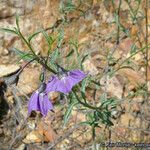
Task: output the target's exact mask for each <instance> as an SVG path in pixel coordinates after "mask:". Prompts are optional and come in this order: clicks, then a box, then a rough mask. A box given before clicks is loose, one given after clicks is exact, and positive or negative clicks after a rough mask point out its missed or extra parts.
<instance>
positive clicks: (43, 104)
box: [28, 83, 53, 117]
mask: <svg viewBox="0 0 150 150" xmlns="http://www.w3.org/2000/svg"><path fill="white" fill-rule="evenodd" d="M45 89H46V84H45V83H42V84H41V85H40V87H39V88H38V90H36V91H35V92H34V93H33V94H32V95H31V97H30V100H29V103H28V115H30V114H31V112H32V111H33V110H34V111H40V112H41V114H42V115H43V116H44V117H45V116H46V115H47V113H48V111H50V110H53V105H52V103H51V102H50V100H49V98H48V95H47V93H46V92H45Z"/></svg>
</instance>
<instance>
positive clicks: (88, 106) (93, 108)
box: [72, 90, 101, 111]
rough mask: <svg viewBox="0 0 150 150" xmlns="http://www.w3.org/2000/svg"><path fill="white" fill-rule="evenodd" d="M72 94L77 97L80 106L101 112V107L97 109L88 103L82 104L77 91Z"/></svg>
mask: <svg viewBox="0 0 150 150" xmlns="http://www.w3.org/2000/svg"><path fill="white" fill-rule="evenodd" d="M72 92H73V94H74V95H75V97H76V99H77V101H78V102H79V103H80V104H82V105H83V106H85V107H87V108H90V109H92V110H98V111H100V109H101V108H100V107H95V106H91V105H89V104H88V103H86V102H85V103H84V102H82V101H81V100H80V98H79V97H78V95H77V93H76V92H75V90H72Z"/></svg>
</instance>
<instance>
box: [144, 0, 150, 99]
mask: <svg viewBox="0 0 150 150" xmlns="http://www.w3.org/2000/svg"><path fill="white" fill-rule="evenodd" d="M145 32H146V36H145V44H146V52H145V59H146V65H145V77H146V79H145V80H146V96H145V100H146V101H147V100H148V86H147V83H148V59H149V58H148V46H147V45H148V0H146V2H145Z"/></svg>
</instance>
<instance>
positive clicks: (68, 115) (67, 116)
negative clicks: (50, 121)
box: [64, 102, 78, 126]
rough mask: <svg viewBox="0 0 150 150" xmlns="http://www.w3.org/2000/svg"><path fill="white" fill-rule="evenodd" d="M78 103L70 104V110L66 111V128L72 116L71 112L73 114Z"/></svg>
mask: <svg viewBox="0 0 150 150" xmlns="http://www.w3.org/2000/svg"><path fill="white" fill-rule="evenodd" d="M77 104H78V103H77V102H73V103H71V104H70V106H69V108H68V109H67V110H66V112H65V116H64V126H65V125H66V124H67V122H68V120H69V118H70V116H71V112H72V109H73V107H74V106H75V105H77Z"/></svg>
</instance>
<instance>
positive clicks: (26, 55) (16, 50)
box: [11, 48, 35, 61]
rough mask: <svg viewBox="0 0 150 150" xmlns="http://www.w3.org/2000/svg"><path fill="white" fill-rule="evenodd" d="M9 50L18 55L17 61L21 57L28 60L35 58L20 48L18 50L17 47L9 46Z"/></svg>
mask: <svg viewBox="0 0 150 150" xmlns="http://www.w3.org/2000/svg"><path fill="white" fill-rule="evenodd" d="M11 50H12V51H14V52H15V54H16V55H18V56H19V61H20V60H21V59H23V60H28V61H30V60H32V59H34V58H35V56H34V55H33V54H31V53H27V52H23V51H21V50H19V49H17V48H11Z"/></svg>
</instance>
